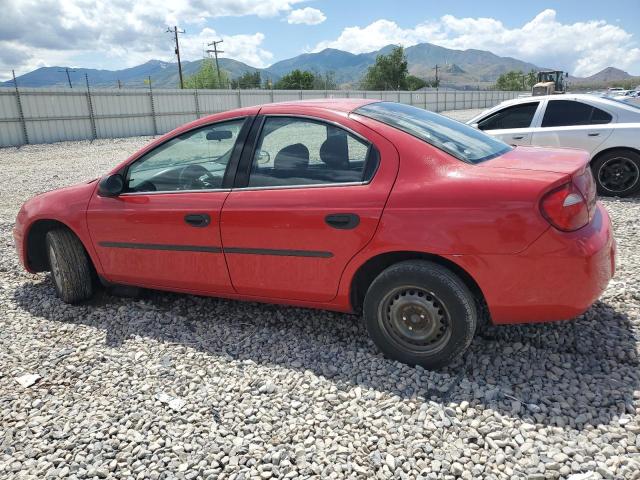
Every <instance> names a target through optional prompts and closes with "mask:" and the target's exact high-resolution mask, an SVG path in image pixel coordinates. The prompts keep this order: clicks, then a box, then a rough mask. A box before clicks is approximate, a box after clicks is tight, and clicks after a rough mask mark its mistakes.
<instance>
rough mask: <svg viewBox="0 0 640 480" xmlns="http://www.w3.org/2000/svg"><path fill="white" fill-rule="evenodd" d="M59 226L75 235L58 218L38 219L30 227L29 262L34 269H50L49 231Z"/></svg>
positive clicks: (40, 270)
mask: <svg viewBox="0 0 640 480" xmlns="http://www.w3.org/2000/svg"><path fill="white" fill-rule="evenodd" d="M57 228H65V229H67V230H69V231H71V232H72V233H73V234H74V235H75V233H74V232H73V231H72V230H71V229H70V228H69V227H67V226H66V225H65V224H64V223H62V222H59V221H57V220H37V221H36V222H34V224H33V225H31V228H29V233H28V234H27V262H28V264H29V266H30V267H31V269H32V270H33V271H35V272H46V271H48V270H49V257H48V256H47V232H49V231H51V230H54V229H57ZM80 243H82V242H80ZM85 250H86V249H85ZM87 258H89V263H90V264H91V257H89V255H87ZM92 267H93V265H92Z"/></svg>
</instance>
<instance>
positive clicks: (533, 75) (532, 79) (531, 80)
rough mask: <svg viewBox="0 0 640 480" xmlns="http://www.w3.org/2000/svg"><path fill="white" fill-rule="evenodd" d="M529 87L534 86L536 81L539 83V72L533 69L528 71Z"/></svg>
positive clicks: (527, 80)
mask: <svg viewBox="0 0 640 480" xmlns="http://www.w3.org/2000/svg"><path fill="white" fill-rule="evenodd" d="M525 81H526V82H527V87H529V88H532V87H533V86H534V85H535V84H536V83H538V74H537V72H536V71H535V70H531V71H530V72H529V73H527V76H526V80H525Z"/></svg>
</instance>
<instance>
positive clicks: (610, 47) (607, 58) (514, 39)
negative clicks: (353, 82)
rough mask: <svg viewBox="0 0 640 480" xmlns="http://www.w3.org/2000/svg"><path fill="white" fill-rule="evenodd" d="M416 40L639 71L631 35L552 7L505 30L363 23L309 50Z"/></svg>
mask: <svg viewBox="0 0 640 480" xmlns="http://www.w3.org/2000/svg"><path fill="white" fill-rule="evenodd" d="M421 42H430V43H435V44H436V45H441V46H443V47H447V48H455V49H461V50H464V49H469V48H475V49H481V50H489V51H491V52H493V53H495V54H497V55H502V56H511V57H515V58H518V59H520V60H525V61H529V62H532V63H535V64H536V65H539V66H541V67H557V68H562V69H564V70H568V71H569V72H570V73H571V75H577V76H587V75H592V74H594V73H596V72H598V71H600V70H602V69H603V68H605V67H608V66H615V67H618V68H622V69H623V70H627V71H629V73H631V74H635V75H639V74H640V47H639V46H638V41H637V40H636V39H634V38H633V36H632V35H631V34H630V33H628V32H626V31H625V30H624V29H622V28H621V27H619V26H617V25H612V24H609V23H607V22H605V21H603V20H592V21H588V22H576V23H572V24H564V23H561V22H559V21H558V20H557V16H556V12H555V11H554V10H551V9H547V10H544V11H542V12H541V13H539V14H538V15H536V16H535V17H534V18H533V19H532V20H530V21H529V22H527V23H525V24H524V25H522V26H521V27H518V28H508V27H506V26H505V25H504V24H503V23H502V22H500V21H499V20H496V19H493V18H457V17H454V16H453V15H444V16H443V17H441V18H440V19H439V20H436V21H426V22H423V23H419V24H417V25H416V26H415V27H412V28H402V27H400V26H399V25H398V24H397V23H395V22H393V21H390V20H384V19H382V20H377V21H375V22H373V23H371V24H369V25H367V26H365V27H358V26H354V27H348V28H345V29H344V30H343V31H342V33H341V34H340V36H339V37H338V38H337V39H335V40H332V41H324V42H320V43H319V44H318V45H316V47H315V48H314V49H313V50H314V51H319V50H322V49H324V48H327V47H331V48H339V49H343V50H348V51H350V52H353V53H363V52H369V51H372V50H376V49H378V48H381V47H383V46H385V45H388V44H400V45H404V46H410V45H415V44H416V43H421Z"/></svg>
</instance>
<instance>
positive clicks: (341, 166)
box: [221, 107, 398, 302]
mask: <svg viewBox="0 0 640 480" xmlns="http://www.w3.org/2000/svg"><path fill="white" fill-rule="evenodd" d="M269 108H270V109H272V110H274V109H275V110H276V112H277V107H269ZM263 112H264V109H263V110H262V111H261V113H263ZM264 113H266V114H265V115H264V116H262V115H261V116H260V117H258V119H257V120H256V122H254V129H253V130H252V132H251V134H250V135H249V138H250V140H249V141H248V142H247V145H246V146H245V150H244V152H243V158H242V160H241V163H240V166H239V169H238V174H237V176H236V187H235V188H234V189H233V190H232V191H231V193H230V194H229V196H228V197H227V200H226V202H225V204H224V207H223V211H222V219H221V231H222V244H223V246H224V252H225V257H226V260H227V265H228V267H229V272H230V275H231V281H232V283H233V286H234V288H235V289H236V291H237V292H238V293H240V294H242V295H247V296H256V297H269V298H274V299H276V298H279V299H296V300H308V301H320V302H322V301H329V300H331V299H333V298H334V297H335V296H336V293H337V289H338V283H339V281H340V277H341V274H342V272H343V270H344V268H345V266H346V264H347V262H348V261H349V260H350V259H351V258H352V257H353V256H354V255H355V254H356V253H357V252H358V251H360V250H361V249H362V248H363V247H364V246H365V245H366V244H367V243H368V242H369V241H370V240H371V238H372V237H373V234H374V232H375V230H376V228H377V225H378V221H379V219H380V216H381V214H382V211H383V209H384V205H385V202H386V200H387V197H388V194H389V192H390V190H391V187H392V185H393V182H394V180H395V177H396V172H397V169H398V156H397V151H396V149H395V148H394V147H393V145H392V144H391V143H389V142H388V141H387V140H385V139H384V138H383V137H381V136H379V135H377V134H376V133H375V132H373V131H371V130H369V129H368V128H367V127H364V126H362V125H359V124H354V125H350V123H351V122H350V123H349V125H350V127H351V128H352V130H350V131H347V130H345V129H343V128H340V127H339V126H338V125H337V124H335V123H333V122H330V121H326V120H323V119H320V118H315V119H313V118H309V117H295V116H290V115H287V116H285V115H269V112H268V111H267V112H264ZM328 120H332V119H328Z"/></svg>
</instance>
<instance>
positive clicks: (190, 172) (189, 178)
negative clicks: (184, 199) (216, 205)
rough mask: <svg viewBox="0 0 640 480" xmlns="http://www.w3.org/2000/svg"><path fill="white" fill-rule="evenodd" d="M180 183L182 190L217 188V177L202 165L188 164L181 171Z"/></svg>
mask: <svg viewBox="0 0 640 480" xmlns="http://www.w3.org/2000/svg"><path fill="white" fill-rule="evenodd" d="M178 185H180V188H181V189H182V190H202V189H206V188H215V187H216V177H215V176H213V175H212V174H211V172H210V171H209V170H207V169H206V168H204V167H203V166H202V165H187V166H186V167H184V168H183V169H182V171H181V172H180V177H179V178H178Z"/></svg>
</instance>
